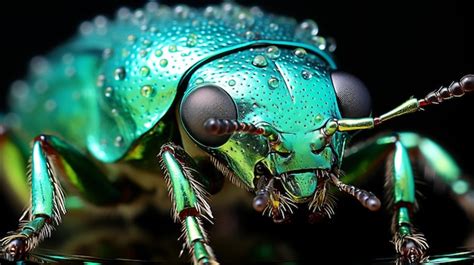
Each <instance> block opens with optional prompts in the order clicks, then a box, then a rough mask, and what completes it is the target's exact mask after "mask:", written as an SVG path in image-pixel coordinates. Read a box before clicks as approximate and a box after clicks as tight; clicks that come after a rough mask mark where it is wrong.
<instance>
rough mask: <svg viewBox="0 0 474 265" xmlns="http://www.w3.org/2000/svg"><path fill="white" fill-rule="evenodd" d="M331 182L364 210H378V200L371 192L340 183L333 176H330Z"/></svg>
mask: <svg viewBox="0 0 474 265" xmlns="http://www.w3.org/2000/svg"><path fill="white" fill-rule="evenodd" d="M331 181H332V183H334V185H336V187H337V188H338V189H339V190H341V191H344V192H346V193H349V194H350V195H352V196H353V197H355V198H356V199H357V200H358V201H359V202H360V203H361V204H362V206H364V207H365V208H367V209H369V210H371V211H377V210H378V209H380V205H381V203H380V200H379V198H377V196H375V195H374V194H373V193H372V192H368V191H365V190H363V189H359V188H357V187H354V186H352V185H349V184H345V183H342V181H341V180H340V179H339V178H338V177H337V176H336V175H335V174H331Z"/></svg>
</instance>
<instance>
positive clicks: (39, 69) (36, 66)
mask: <svg viewBox="0 0 474 265" xmlns="http://www.w3.org/2000/svg"><path fill="white" fill-rule="evenodd" d="M30 67H31V71H33V73H35V74H37V75H41V74H44V73H46V72H47V71H48V69H49V63H48V60H47V59H46V58H44V57H43V56H35V57H33V58H32V59H31V61H30Z"/></svg>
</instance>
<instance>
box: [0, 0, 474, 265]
mask: <svg viewBox="0 0 474 265" xmlns="http://www.w3.org/2000/svg"><path fill="white" fill-rule="evenodd" d="M80 30H81V34H80V35H79V36H78V37H77V38H75V39H73V40H72V41H71V42H69V43H67V44H66V45H64V46H62V47H60V48H58V49H56V50H55V51H53V52H52V53H51V54H50V55H48V56H47V57H45V58H39V57H38V58H35V59H34V60H33V61H32V67H31V73H30V75H29V76H28V78H27V79H26V80H25V81H17V82H15V83H14V84H13V86H12V91H11V99H12V100H11V101H12V106H11V112H10V113H8V114H7V115H5V118H4V119H3V120H2V123H1V124H2V125H1V127H0V128H1V130H0V156H1V159H5V158H11V157H12V156H17V157H21V156H22V155H23V154H28V153H29V152H31V159H30V161H31V162H30V166H31V172H30V173H29V174H27V173H26V172H24V171H25V170H24V169H23V168H21V166H20V165H18V164H16V163H10V162H4V163H2V165H3V167H2V168H1V173H2V175H5V176H6V178H5V181H6V182H8V183H10V186H11V188H12V190H13V192H14V193H15V194H16V196H17V197H18V198H19V201H25V200H26V199H25V198H26V197H30V196H31V202H30V207H29V208H28V210H27V211H26V212H25V215H24V216H23V217H22V219H21V222H20V225H19V228H18V230H16V231H15V232H12V233H11V234H10V235H8V236H6V237H4V238H3V239H2V240H1V246H2V252H3V254H4V255H5V257H6V258H8V259H11V260H17V259H21V258H22V257H23V256H24V254H25V253H27V252H29V251H31V250H32V249H34V248H35V247H36V246H37V244H38V243H39V241H41V240H42V239H43V238H44V237H46V236H49V234H50V233H51V230H52V229H53V227H54V226H56V225H58V224H59V223H60V221H61V217H62V215H63V214H65V212H66V206H65V200H66V199H65V196H64V194H63V191H62V188H61V185H60V181H61V180H62V179H66V180H68V181H69V182H70V183H72V184H73V185H74V187H75V188H76V189H77V190H78V192H79V193H80V194H81V195H82V197H83V198H84V199H85V200H87V201H89V202H92V203H94V204H96V205H99V206H100V205H110V204H114V203H119V202H128V201H131V200H133V198H134V197H133V194H134V192H135V190H134V189H133V188H132V187H131V186H130V185H127V183H125V184H124V183H123V182H120V181H111V180H110V178H108V177H107V176H109V174H112V172H114V171H117V170H119V171H120V170H121V169H122V168H123V165H127V166H129V167H130V168H133V169H134V171H133V173H136V172H146V173H147V174H151V175H163V177H164V178H165V180H166V182H167V188H168V190H169V193H170V197H171V199H172V202H173V206H172V210H173V216H174V218H175V220H176V221H177V222H178V221H179V222H181V224H182V225H183V230H184V231H185V236H186V246H187V248H188V249H189V250H190V251H191V252H192V256H193V260H194V262H195V263H202V264H206V263H214V262H216V259H215V257H214V254H213V251H212V249H211V248H210V246H209V241H208V239H207V237H206V233H205V231H204V229H203V225H202V221H203V220H204V219H208V220H210V219H212V213H211V209H210V206H209V203H208V195H209V194H210V193H215V192H218V191H219V189H220V187H221V183H222V178H224V177H226V178H228V179H230V180H231V181H232V182H233V183H235V184H236V185H238V186H240V187H242V188H244V189H246V190H248V191H250V192H251V193H253V194H255V198H254V201H253V207H254V208H255V210H257V211H261V212H263V213H264V214H267V215H269V216H270V217H271V218H273V220H274V221H275V222H285V221H286V220H288V219H289V218H290V217H291V214H292V213H294V212H295V211H306V212H307V216H308V217H309V218H314V217H315V216H331V215H332V214H334V211H333V206H334V202H333V201H332V198H333V195H331V189H332V187H336V188H337V189H339V190H341V191H344V192H347V193H349V194H352V195H353V196H354V197H356V198H357V199H358V200H359V201H360V202H361V204H362V205H363V206H365V207H366V208H368V209H370V210H377V209H379V208H380V205H381V203H380V201H379V199H378V198H377V197H376V196H375V195H374V194H372V193H370V192H367V191H365V190H362V189H359V188H356V187H354V186H352V185H350V184H348V183H350V182H351V181H354V180H355V179H357V178H359V177H361V176H362V175H365V174H367V172H366V170H365V168H366V167H367V166H374V165H377V164H378V163H379V162H380V161H381V160H383V159H385V160H387V163H388V165H389V170H387V183H388V185H387V193H388V194H391V195H392V197H393V198H392V199H391V205H390V207H391V208H392V210H393V212H394V219H393V226H392V230H393V231H392V232H393V237H394V243H395V249H396V251H397V253H399V254H400V255H401V256H402V257H403V258H406V259H408V260H410V261H419V260H420V259H422V258H423V255H424V253H425V251H426V249H427V247H428V244H427V242H426V240H425V239H424V237H423V235H422V234H421V233H419V232H415V229H414V227H413V225H412V221H411V217H412V212H413V211H414V208H415V207H414V205H415V186H414V178H413V170H412V166H411V161H410V156H409V154H410V153H411V152H412V151H413V152H415V151H416V152H417V153H418V154H419V155H421V156H423V158H424V159H425V161H426V164H427V166H429V167H431V168H432V169H433V170H434V171H435V172H436V173H437V175H438V176H439V178H440V179H441V181H442V182H444V183H445V184H447V185H448V186H450V187H452V190H453V192H454V193H455V194H456V195H457V196H458V198H459V200H460V201H461V202H462V201H463V198H465V197H466V196H467V194H468V193H469V192H470V191H471V189H470V187H469V184H468V182H467V181H466V180H465V179H463V178H462V176H461V173H460V170H459V168H458V166H457V165H456V163H455V162H454V160H453V159H452V158H451V157H450V156H449V154H447V153H446V152H445V151H444V150H443V149H442V148H441V147H440V146H439V145H437V144H436V143H434V142H432V141H431V140H429V139H427V138H424V137H422V136H419V135H416V134H413V133H399V134H390V135H384V136H380V137H379V138H377V139H373V140H370V141H368V142H366V143H363V144H361V145H356V146H354V147H351V148H349V149H348V150H346V144H347V143H348V140H349V139H350V137H351V134H350V132H351V131H355V130H363V129H370V128H373V127H374V126H376V125H378V124H380V123H382V122H384V121H386V120H388V119H391V118H393V117H396V116H399V115H403V114H406V113H411V112H415V111H418V110H420V109H421V108H422V107H425V106H428V105H431V104H438V103H441V102H442V101H444V100H446V99H449V98H451V97H453V96H456V97H459V96H462V95H464V94H465V93H466V92H469V91H472V90H474V76H472V75H468V76H465V77H463V78H462V79H461V80H460V81H459V82H454V83H452V84H451V85H450V86H449V87H445V88H441V89H439V90H436V91H433V92H432V93H430V94H428V95H427V96H426V97H425V98H424V99H420V100H418V99H414V98H413V99H410V100H408V101H406V102H404V103H403V104H401V105H400V106H398V107H396V108H394V109H393V110H392V111H389V112H388V113H386V114H384V115H381V116H376V117H372V115H371V106H370V96H369V94H368V92H367V89H366V88H365V86H364V85H363V83H362V82H361V81H360V80H358V79H357V78H356V77H354V76H352V75H350V74H347V73H344V72H341V71H339V70H337V66H336V64H335V62H334V60H333V59H332V55H331V53H332V52H333V51H334V45H333V44H332V42H331V41H330V40H329V39H325V38H323V37H321V36H319V35H318V27H317V25H316V23H314V22H313V21H311V20H307V21H304V22H302V23H297V22H296V21H295V20H293V19H291V18H288V17H282V16H276V15H272V14H267V13H264V12H262V11H261V10H260V9H258V8H246V7H241V6H238V5H234V4H229V3H225V4H223V5H220V6H209V7H206V8H203V9H193V8H188V7H185V6H176V7H174V8H169V7H166V6H158V5H157V4H156V3H150V4H148V5H147V6H146V8H145V9H143V10H138V11H136V12H135V13H134V14H133V15H132V14H130V13H129V11H127V10H126V9H121V10H120V11H119V13H118V18H117V19H116V20H114V21H108V20H106V19H105V18H103V17H99V18H97V19H96V20H95V22H94V23H90V22H85V23H83V24H82V25H81V26H80ZM84 110H86V111H84ZM33 114H34V115H33ZM31 140H33V143H32V146H30V145H29V143H30V142H31ZM374 157H376V158H377V159H373V158H374ZM157 160H158V161H157ZM343 160H344V170H345V172H346V174H345V175H343V174H342V170H341V168H342V165H343V164H342V163H343ZM213 169H215V171H214V170H213ZM123 173H124V174H125V175H126V174H128V173H129V172H123ZM26 175H29V177H30V182H31V194H30V192H29V191H28V187H27V185H26V179H25V176H26ZM18 181H23V182H24V183H25V184H17V182H18ZM466 208H468V207H467V206H466Z"/></svg>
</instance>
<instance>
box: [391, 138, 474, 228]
mask: <svg viewBox="0 0 474 265" xmlns="http://www.w3.org/2000/svg"><path fill="white" fill-rule="evenodd" d="M400 140H401V141H402V143H403V145H404V146H406V147H407V148H408V149H409V152H410V153H411V154H412V155H413V156H415V157H416V158H417V161H419V162H421V166H423V167H424V169H425V172H424V175H423V176H424V177H426V178H428V177H430V178H431V179H432V181H434V182H435V184H438V186H444V187H448V190H449V192H450V194H451V195H452V196H453V197H454V199H455V200H456V201H457V202H458V203H459V204H460V205H461V207H462V208H463V209H464V211H465V212H466V214H467V216H468V217H469V218H470V219H471V220H474V190H473V187H472V180H471V179H470V178H468V177H467V176H466V175H465V174H464V173H463V172H462V170H461V168H460V167H459V165H458V164H457V163H456V161H455V160H454V159H453V157H452V156H451V155H450V154H449V153H448V152H447V151H446V150H445V149H444V148H443V147H441V146H440V145H439V144H437V143H436V142H434V141H433V140H431V139H429V138H426V137H423V136H421V135H418V134H416V133H410V132H404V133H400ZM439 184H441V185H439Z"/></svg>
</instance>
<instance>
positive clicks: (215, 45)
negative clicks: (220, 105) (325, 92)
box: [7, 2, 335, 161]
mask: <svg viewBox="0 0 474 265" xmlns="http://www.w3.org/2000/svg"><path fill="white" fill-rule="evenodd" d="M78 31H79V37H78V38H75V39H74V40H73V41H72V42H71V43H69V44H66V45H63V46H62V48H61V50H58V51H56V52H53V53H51V54H50V55H48V56H45V57H41V56H39V57H35V58H34V59H32V61H31V67H30V69H31V71H30V72H31V74H30V75H29V76H28V78H27V79H26V80H25V81H18V82H15V84H13V85H12V92H11V100H10V101H11V105H12V113H11V114H9V117H11V118H10V119H9V120H11V121H12V123H14V124H15V126H16V127H17V128H20V129H22V130H23V131H28V132H31V134H33V136H34V134H37V133H41V132H44V131H57V132H61V134H63V135H64V136H65V138H69V139H73V141H76V142H77V144H76V145H78V146H83V145H88V148H89V150H91V152H92V153H93V154H94V155H95V156H96V157H97V158H99V159H101V160H103V161H113V160H115V159H118V158H120V157H121V156H123V155H124V154H125V152H126V151H127V150H128V148H129V147H130V146H131V145H132V144H133V142H134V141H135V140H136V139H138V138H140V136H141V135H143V134H144V133H146V132H147V131H149V130H150V129H151V128H152V127H153V126H155V125H156V124H157V122H158V121H159V120H160V119H161V118H162V117H163V116H164V115H165V114H166V113H167V112H168V111H169V110H170V108H171V106H172V105H173V104H174V102H175V97H176V95H177V94H178V90H179V89H182V90H184V89H186V88H185V87H180V88H178V85H179V84H180V81H181V79H182V77H183V75H184V74H185V73H186V72H187V71H188V70H189V69H190V68H191V67H192V66H193V65H195V64H196V63H198V62H200V61H203V60H206V59H208V58H210V57H213V56H215V55H218V54H219V53H221V52H222V51H224V50H231V49H232V47H237V46H239V45H242V44H245V43H249V42H253V41H259V40H271V41H289V42H301V43H304V44H305V45H311V46H312V47H314V48H315V49H319V50H321V53H322V54H329V53H330V52H333V51H334V49H335V42H334V41H332V39H329V38H328V39H326V38H324V37H322V36H320V35H319V28H318V26H317V24H316V23H315V22H314V21H311V20H305V21H303V22H301V23H298V22H297V21H296V20H294V19H293V18H289V17H284V16H276V15H273V14H267V13H265V12H264V11H262V10H261V9H260V8H258V7H251V8H247V7H242V6H239V5H236V4H233V3H227V2H226V3H223V4H221V5H214V6H208V7H205V8H200V9H196V8H190V7H188V6H185V5H177V6H174V7H169V6H165V5H160V4H158V3H156V2H150V3H147V4H146V5H145V6H144V7H143V8H140V9H136V10H130V9H128V8H120V9H119V10H118V11H117V14H116V16H115V18H112V19H109V18H107V17H105V16H102V15H100V16H97V17H95V18H94V19H92V20H91V21H85V22H83V23H81V24H80V25H79V28H78ZM78 47H79V48H81V49H77V48H78ZM77 50H84V51H91V52H90V53H76V52H75V51H77ZM251 53H252V56H250V57H245V58H242V57H239V56H244V55H245V52H243V53H236V54H234V55H232V56H236V57H235V58H233V59H232V60H235V61H231V60H227V61H226V60H224V59H223V58H221V59H214V60H215V62H212V63H213V64H215V69H218V70H219V71H221V72H222V71H225V70H227V71H235V74H233V76H232V77H231V78H225V79H223V80H222V82H225V83H226V86H228V87H232V88H234V91H244V90H243V89H244V88H243V87H242V86H244V87H246V88H245V89H247V86H251V87H253V88H254V89H255V90H253V92H252V93H250V97H251V98H250V100H249V101H247V102H246V103H245V104H247V105H248V106H250V107H252V108H253V109H257V110H259V109H264V108H273V109H275V110H273V109H272V111H276V108H277V107H276V106H277V103H276V102H272V100H273V101H275V99H273V98H272V99H270V100H268V102H271V103H268V104H270V105H268V104H267V103H262V102H260V100H263V99H265V98H266V97H268V96H270V98H271V97H272V96H273V95H277V94H278V93H280V94H279V97H280V99H282V100H283V99H287V97H288V96H289V99H290V100H294V101H295V102H296V101H299V100H300V94H299V92H298V91H299V90H298V89H299V88H298V89H295V88H296V87H297V86H299V85H297V84H293V85H289V84H290V83H291V82H290V83H289V81H288V80H291V79H292V75H294V74H295V73H297V74H298V79H301V80H303V81H304V80H308V82H310V81H311V82H313V81H314V80H319V79H320V77H318V76H317V75H316V74H314V73H313V72H312V71H314V70H315V69H306V68H307V67H306V66H305V67H303V68H304V69H303V68H302V66H301V67H300V66H297V67H298V71H296V70H295V71H293V70H292V71H291V73H290V72H287V73H286V72H284V71H283V72H282V71H277V70H275V69H276V68H275V65H276V62H278V65H280V67H281V68H282V69H287V67H288V65H285V64H292V65H293V61H294V60H302V61H303V60H306V59H305V58H307V57H311V56H313V55H311V56H309V55H310V53H309V52H307V51H305V50H304V49H296V50H292V51H288V50H283V49H282V47H279V46H278V45H268V46H267V47H260V48H258V53H256V51H252V52H251ZM290 57H291V60H290ZM313 57H314V56H313ZM216 58H219V56H216ZM295 58H296V59H295ZM287 60H290V61H288V62H287ZM292 60H293V61H292ZM236 64H241V65H239V66H238V69H237V68H236V67H237V66H236ZM244 65H245V66H244ZM301 65H304V64H301ZM231 66H232V67H231ZM230 69H233V70H230ZM310 70H311V71H310ZM216 73H217V72H216ZM229 73H230V72H229ZM261 73H262V74H265V78H262V79H260V78H257V77H258V76H257V75H258V74H261ZM214 75H215V76H214V78H217V74H214ZM201 79H202V81H201V82H208V81H209V80H208V79H206V78H204V76H203V77H201ZM194 81H195V82H196V83H197V82H198V79H196V80H194ZM252 82H253V83H252ZM292 86H293V87H292ZM288 87H289V88H288ZM260 89H262V91H261V92H258V91H259V90H260ZM263 89H264V90H263ZM271 91H274V92H271ZM236 93H239V95H240V94H241V93H242V92H236ZM285 93H286V94H285ZM240 96H241V95H240ZM241 97H242V96H241ZM257 99H258V100H257ZM242 102H243V100H242ZM301 103H304V102H301ZM271 104H275V107H271V106H272V105H271ZM247 105H245V106H247ZM280 107H281V106H280ZM242 108H243V109H244V107H242ZM33 112H34V113H35V119H31V118H29V117H30V116H29V115H31V113H33ZM7 116H8V115H7ZM313 120H314V119H313ZM72 121H74V123H75V125H74V126H72V125H71V122H72ZM289 122H291V121H289ZM75 128H84V130H76V129H75ZM30 136H31V135H28V137H30ZM33 136H31V137H33ZM85 139H87V142H86V140H85ZM117 139H120V140H117Z"/></svg>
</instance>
